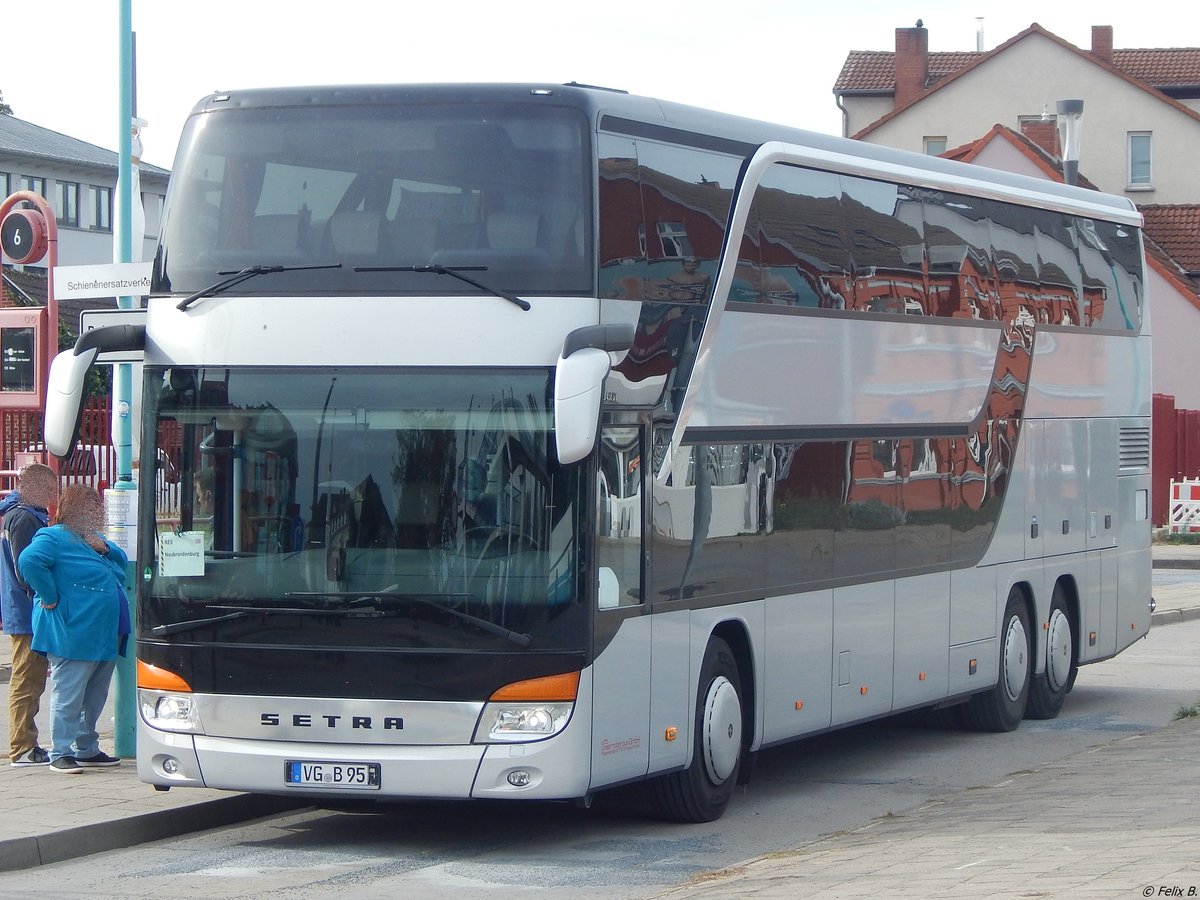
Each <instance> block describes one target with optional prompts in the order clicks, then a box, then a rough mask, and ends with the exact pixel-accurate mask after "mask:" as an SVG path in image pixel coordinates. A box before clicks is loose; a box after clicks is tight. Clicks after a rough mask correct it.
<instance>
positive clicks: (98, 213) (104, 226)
mask: <svg viewBox="0 0 1200 900" xmlns="http://www.w3.org/2000/svg"><path fill="white" fill-rule="evenodd" d="M88 193H89V195H90V197H91V203H92V216H91V219H90V221H89V223H88V228H90V229H91V230H92V231H112V188H110V187H103V186H101V185H98V184H92V185H88Z"/></svg>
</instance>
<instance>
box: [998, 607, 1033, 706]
mask: <svg viewBox="0 0 1200 900" xmlns="http://www.w3.org/2000/svg"><path fill="white" fill-rule="evenodd" d="M1028 671H1029V639H1028V638H1027V637H1026V636H1025V629H1024V628H1023V627H1022V626H1021V620H1020V619H1019V618H1017V617H1016V616H1013V617H1012V618H1011V619H1009V620H1008V629H1007V631H1005V633H1004V692H1005V693H1006V694H1007V695H1008V699H1009V700H1012V701H1014V702H1015V701H1016V700H1017V698H1018V697H1020V696H1021V691H1022V690H1023V689H1024V687H1025V678H1026V673H1027V672H1028Z"/></svg>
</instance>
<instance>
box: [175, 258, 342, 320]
mask: <svg viewBox="0 0 1200 900" xmlns="http://www.w3.org/2000/svg"><path fill="white" fill-rule="evenodd" d="M341 267H342V264H341V263H329V264H327V265H320V266H247V267H246V268H244V269H238V270H236V271H235V270H233V269H230V270H228V271H225V272H218V273H217V274H218V275H228V276H229V277H228V278H223V279H221V280H220V281H218V282H217V283H216V284H210V285H209V286H208V287H206V288H204V289H203V290H199V291H196V293H194V294H192V295H191V296H190V297H185V298H183V299H182V300H180V301H179V303H178V305H177V306H176V307H175V308H176V309H187V308H188V307H189V306H191V305H192V304H193V303H195V302H196V301H197V300H203V299H204V298H205V297H215V296H216V295H217V294H221V293H224V292H225V291H227V290H229V289H230V288H231V287H234V286H236V285H239V284H241V283H242V282H243V281H248V280H249V279H251V278H253V277H254V276H255V275H272V274H274V273H275V272H297V271H300V270H302V269H340V268H341Z"/></svg>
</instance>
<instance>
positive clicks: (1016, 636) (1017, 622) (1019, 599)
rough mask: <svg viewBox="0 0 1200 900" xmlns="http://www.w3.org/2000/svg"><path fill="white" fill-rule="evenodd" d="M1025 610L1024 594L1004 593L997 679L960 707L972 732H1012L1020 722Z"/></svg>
mask: <svg viewBox="0 0 1200 900" xmlns="http://www.w3.org/2000/svg"><path fill="white" fill-rule="evenodd" d="M1029 669H1030V654H1029V613H1028V611H1027V610H1026V607H1025V595H1024V594H1023V593H1022V592H1021V589H1020V588H1017V587H1014V588H1013V589H1012V590H1011V591H1009V593H1008V603H1007V604H1006V605H1005V607H1004V621H1003V627H1002V629H1001V632H1000V679H999V681H998V682H997V683H996V686H995V687H994V688H992V689H991V690H990V691H984V692H983V693H982V694H976V695H975V696H974V697H972V698H971V699H970V700H968V701H967V703H966V704H965V705H964V706H963V712H962V718H963V724H965V725H966V726H967V727H968V728H971V729H973V730H975V731H1012V730H1014V729H1015V728H1016V727H1017V726H1018V725H1020V724H1021V719H1022V718H1023V717H1024V715H1025V706H1026V703H1027V701H1028V699H1029Z"/></svg>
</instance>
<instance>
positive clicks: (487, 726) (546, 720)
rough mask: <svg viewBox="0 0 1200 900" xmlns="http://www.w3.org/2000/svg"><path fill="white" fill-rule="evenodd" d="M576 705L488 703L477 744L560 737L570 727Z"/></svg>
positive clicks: (480, 722) (479, 728)
mask: <svg viewBox="0 0 1200 900" xmlns="http://www.w3.org/2000/svg"><path fill="white" fill-rule="evenodd" d="M574 706H575V704H573V703H530V704H527V705H526V704H521V705H515V704H511V703H489V704H488V705H487V706H485V707H484V708H483V715H482V716H480V717H479V727H478V728H476V729H475V743H477V744H490V743H511V742H515V741H534V740H540V739H542V738H548V737H551V736H552V735H555V734H558V733H559V732H560V731H562V730H563V729H564V728H566V727H567V722H568V721H570V718H571V710H572V709H573V708H574Z"/></svg>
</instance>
